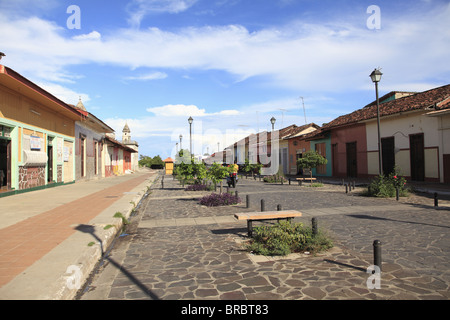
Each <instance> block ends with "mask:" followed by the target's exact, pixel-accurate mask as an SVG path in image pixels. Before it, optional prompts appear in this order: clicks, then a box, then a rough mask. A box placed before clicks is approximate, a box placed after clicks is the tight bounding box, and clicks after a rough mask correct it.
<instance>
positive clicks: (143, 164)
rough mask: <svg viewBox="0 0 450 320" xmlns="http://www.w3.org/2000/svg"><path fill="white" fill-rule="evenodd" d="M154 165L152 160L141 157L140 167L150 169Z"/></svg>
mask: <svg viewBox="0 0 450 320" xmlns="http://www.w3.org/2000/svg"><path fill="white" fill-rule="evenodd" d="M151 165H152V158H151V157H148V156H144V155H142V154H141V155H140V156H139V166H140V167H148V168H150V167H151Z"/></svg>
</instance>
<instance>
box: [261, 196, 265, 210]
mask: <svg viewBox="0 0 450 320" xmlns="http://www.w3.org/2000/svg"><path fill="white" fill-rule="evenodd" d="M264 211H265V202H264V199H261V212H264Z"/></svg>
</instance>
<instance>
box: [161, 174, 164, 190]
mask: <svg viewBox="0 0 450 320" xmlns="http://www.w3.org/2000/svg"><path fill="white" fill-rule="evenodd" d="M161 189H164V177H162V179H161Z"/></svg>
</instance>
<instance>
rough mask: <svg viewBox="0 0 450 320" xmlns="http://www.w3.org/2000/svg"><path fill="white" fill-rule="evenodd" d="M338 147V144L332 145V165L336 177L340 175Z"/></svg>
mask: <svg viewBox="0 0 450 320" xmlns="http://www.w3.org/2000/svg"><path fill="white" fill-rule="evenodd" d="M337 159H338V145H337V143H335V144H332V145H331V165H332V167H333V169H332V170H333V172H332V175H333V177H336V176H337V174H338V160H337Z"/></svg>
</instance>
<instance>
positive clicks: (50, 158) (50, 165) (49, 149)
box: [47, 146, 53, 182]
mask: <svg viewBox="0 0 450 320" xmlns="http://www.w3.org/2000/svg"><path fill="white" fill-rule="evenodd" d="M47 155H48V167H47V175H48V177H47V182H52V181H53V147H52V146H48V147H47Z"/></svg>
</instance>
